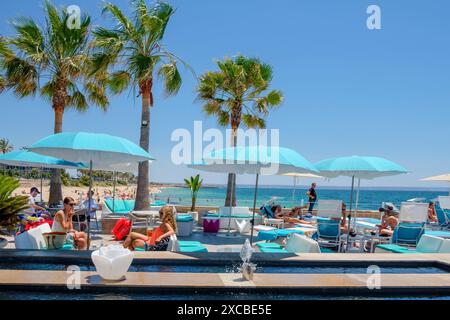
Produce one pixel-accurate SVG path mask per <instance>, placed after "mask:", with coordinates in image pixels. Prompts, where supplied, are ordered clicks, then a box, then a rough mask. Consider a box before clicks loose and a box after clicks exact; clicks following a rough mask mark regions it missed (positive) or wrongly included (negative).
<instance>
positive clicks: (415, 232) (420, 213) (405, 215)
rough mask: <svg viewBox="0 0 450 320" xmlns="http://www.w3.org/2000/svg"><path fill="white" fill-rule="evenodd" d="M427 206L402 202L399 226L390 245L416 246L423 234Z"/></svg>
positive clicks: (425, 204) (426, 217)
mask: <svg viewBox="0 0 450 320" xmlns="http://www.w3.org/2000/svg"><path fill="white" fill-rule="evenodd" d="M427 219H428V204H427V203H413V202H403V203H402V205H401V207H400V214H399V221H400V222H399V224H398V226H397V227H396V228H395V230H394V234H393V235H392V239H391V243H392V244H403V245H406V246H416V245H417V244H418V242H419V240H420V237H421V236H422V235H423V234H424V233H425V223H426V221H427Z"/></svg>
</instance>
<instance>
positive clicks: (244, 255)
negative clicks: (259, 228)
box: [240, 239, 256, 281]
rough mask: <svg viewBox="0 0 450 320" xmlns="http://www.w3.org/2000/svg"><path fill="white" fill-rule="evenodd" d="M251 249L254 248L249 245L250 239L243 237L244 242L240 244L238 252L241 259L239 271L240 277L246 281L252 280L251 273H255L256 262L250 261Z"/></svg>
mask: <svg viewBox="0 0 450 320" xmlns="http://www.w3.org/2000/svg"><path fill="white" fill-rule="evenodd" d="M253 251H254V250H253V248H252V246H251V245H250V241H249V240H248V239H245V243H244V245H243V246H242V249H241V254H240V256H241V259H242V265H241V268H240V271H241V272H242V277H243V278H244V279H245V280H247V281H251V280H253V274H254V273H255V270H256V264H254V263H251V262H250V259H251V258H252V254H253Z"/></svg>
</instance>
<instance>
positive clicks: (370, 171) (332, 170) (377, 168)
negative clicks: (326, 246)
mask: <svg viewBox="0 0 450 320" xmlns="http://www.w3.org/2000/svg"><path fill="white" fill-rule="evenodd" d="M315 166H316V168H317V169H318V170H319V171H320V175H322V176H325V177H328V178H336V177H339V176H347V177H351V178H352V187H351V191H350V213H349V215H348V218H349V228H348V232H350V219H351V214H352V206H353V190H354V186H355V179H358V193H357V199H356V211H358V200H359V199H358V198H359V189H360V188H359V187H360V181H361V179H375V178H379V177H386V176H394V175H398V174H405V173H408V170H406V169H405V168H404V167H402V166H401V165H399V164H397V163H395V162H392V161H390V160H387V159H384V158H380V157H360V156H351V157H339V158H331V159H325V160H322V161H320V162H318V163H316V165H315ZM348 239H349V235H348V234H347V246H348Z"/></svg>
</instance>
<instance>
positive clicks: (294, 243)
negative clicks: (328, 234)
mask: <svg viewBox="0 0 450 320" xmlns="http://www.w3.org/2000/svg"><path fill="white" fill-rule="evenodd" d="M256 246H257V247H258V248H259V250H260V251H261V252H264V253H322V252H324V251H326V252H330V250H329V249H326V248H320V246H319V243H318V242H317V241H314V240H313V239H311V238H309V237H306V236H304V235H300V234H291V235H290V236H289V237H288V239H287V241H286V246H285V247H283V246H281V245H280V244H278V243H273V242H259V243H257V244H256Z"/></svg>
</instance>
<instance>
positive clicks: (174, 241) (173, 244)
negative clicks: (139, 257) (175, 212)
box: [135, 235, 208, 253]
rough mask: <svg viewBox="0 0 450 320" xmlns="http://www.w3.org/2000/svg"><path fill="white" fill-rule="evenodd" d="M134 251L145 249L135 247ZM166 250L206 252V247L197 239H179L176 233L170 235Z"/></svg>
mask: <svg viewBox="0 0 450 320" xmlns="http://www.w3.org/2000/svg"><path fill="white" fill-rule="evenodd" d="M135 251H145V250H144V249H143V248H136V249H135ZM167 251H171V252H182V253H183V252H184V253H193V252H208V249H206V247H205V246H204V245H203V244H202V243H201V242H199V241H180V240H178V238H177V236H176V235H171V236H170V240H169V244H168V245H167Z"/></svg>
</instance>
